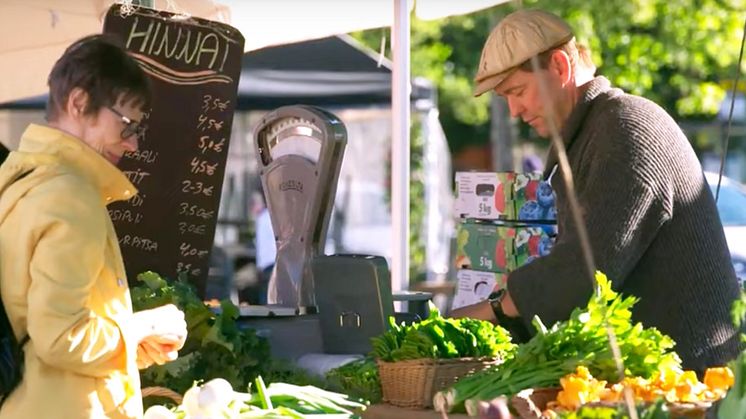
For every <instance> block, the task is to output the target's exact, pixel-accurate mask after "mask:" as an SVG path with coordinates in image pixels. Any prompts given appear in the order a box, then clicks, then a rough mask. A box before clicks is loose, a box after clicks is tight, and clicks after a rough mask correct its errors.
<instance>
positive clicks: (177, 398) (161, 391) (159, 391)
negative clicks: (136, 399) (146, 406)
mask: <svg viewBox="0 0 746 419" xmlns="http://www.w3.org/2000/svg"><path fill="white" fill-rule="evenodd" d="M148 396H155V397H166V398H169V399H171V400H173V401H174V402H175V403H176V404H177V405H178V404H181V402H182V400H183V398H182V397H181V394H179V393H177V392H175V391H173V390H171V389H168V388H166V387H145V388H143V389H142V397H143V398H145V397H148Z"/></svg>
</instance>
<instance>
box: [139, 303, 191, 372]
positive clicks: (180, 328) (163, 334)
mask: <svg viewBox="0 0 746 419" xmlns="http://www.w3.org/2000/svg"><path fill="white" fill-rule="evenodd" d="M133 322H134V324H135V327H134V330H135V335H136V338H137V342H138V346H137V363H138V367H140V368H147V367H148V366H150V365H152V364H158V365H163V364H165V363H166V362H170V361H173V360H175V359H176V358H177V357H178V352H179V350H180V349H181V348H182V347H183V346H184V342H185V341H186V337H187V326H186V321H185V320H184V313H183V312H182V311H181V310H179V309H178V308H177V307H176V306H175V305H173V304H166V305H164V306H161V307H156V308H154V309H150V310H143V311H139V312H137V313H135V314H134V315H133Z"/></svg>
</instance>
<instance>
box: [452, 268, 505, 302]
mask: <svg viewBox="0 0 746 419" xmlns="http://www.w3.org/2000/svg"><path fill="white" fill-rule="evenodd" d="M456 279H457V285H456V294H455V295H454V297H453V303H452V305H451V310H455V309H457V308H460V307H464V306H468V305H472V304H476V303H478V302H480V301H484V300H486V299H487V297H489V295H490V293H492V291H497V290H498V289H501V288H505V287H506V285H507V284H506V281H507V279H508V275H507V274H503V273H497V272H480V271H472V270H469V269H461V270H459V271H458V272H457V273H456Z"/></svg>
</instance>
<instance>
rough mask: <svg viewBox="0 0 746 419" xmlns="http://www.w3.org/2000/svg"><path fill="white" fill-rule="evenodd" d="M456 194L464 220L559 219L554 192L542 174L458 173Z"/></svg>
mask: <svg viewBox="0 0 746 419" xmlns="http://www.w3.org/2000/svg"><path fill="white" fill-rule="evenodd" d="M456 195H457V196H456V212H457V214H459V216H460V217H461V218H475V219H482V220H522V221H524V220H525V221H528V220H532V221H533V220H541V221H551V220H555V219H556V218H557V211H556V209H555V206H554V201H555V195H554V191H553V190H552V187H551V185H550V184H549V183H548V182H545V181H544V180H543V179H542V175H541V173H514V172H456Z"/></svg>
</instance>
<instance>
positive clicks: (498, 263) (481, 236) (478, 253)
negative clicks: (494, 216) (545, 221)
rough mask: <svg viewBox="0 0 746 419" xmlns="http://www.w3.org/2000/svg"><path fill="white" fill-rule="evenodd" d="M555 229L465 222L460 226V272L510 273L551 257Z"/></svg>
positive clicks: (458, 258) (457, 257)
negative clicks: (547, 256) (536, 259)
mask: <svg viewBox="0 0 746 419" xmlns="http://www.w3.org/2000/svg"><path fill="white" fill-rule="evenodd" d="M554 229H555V227H554V226H552V225H549V226H536V225H527V224H519V223H500V222H495V223H490V222H465V223H461V224H459V225H458V232H457V246H456V268H458V269H471V270H476V271H487V272H500V273H509V272H511V271H513V270H515V269H516V268H518V267H519V266H523V265H525V264H526V263H529V262H531V261H533V260H534V259H535V258H538V257H541V256H545V255H547V254H549V252H550V250H551V249H552V246H553V245H554V238H553V237H550V234H549V233H552V232H553V231H554Z"/></svg>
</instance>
